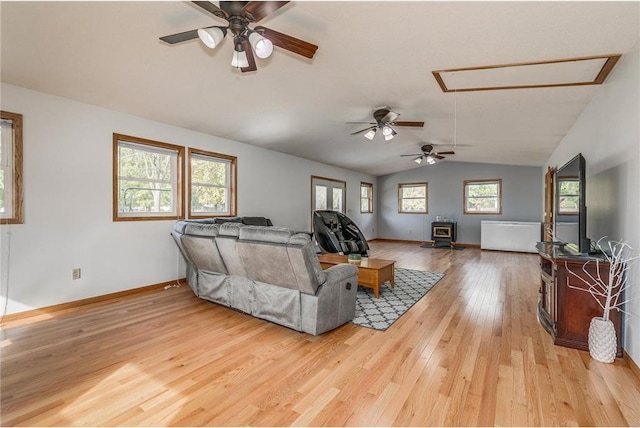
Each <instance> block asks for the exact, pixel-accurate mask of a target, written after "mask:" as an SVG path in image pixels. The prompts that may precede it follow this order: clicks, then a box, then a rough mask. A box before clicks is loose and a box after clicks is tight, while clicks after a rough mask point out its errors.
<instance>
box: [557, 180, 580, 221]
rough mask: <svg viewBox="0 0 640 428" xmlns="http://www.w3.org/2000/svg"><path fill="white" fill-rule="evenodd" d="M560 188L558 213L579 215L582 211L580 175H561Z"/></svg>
mask: <svg viewBox="0 0 640 428" xmlns="http://www.w3.org/2000/svg"><path fill="white" fill-rule="evenodd" d="M558 189H559V190H558V214H559V215H578V214H579V211H580V209H579V204H580V180H578V177H559V178H558Z"/></svg>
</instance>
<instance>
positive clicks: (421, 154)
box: [400, 153, 424, 157]
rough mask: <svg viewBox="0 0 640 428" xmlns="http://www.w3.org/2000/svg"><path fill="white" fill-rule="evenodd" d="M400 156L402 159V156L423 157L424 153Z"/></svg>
mask: <svg viewBox="0 0 640 428" xmlns="http://www.w3.org/2000/svg"><path fill="white" fill-rule="evenodd" d="M400 156H401V157H404V156H424V153H413V154H411V155H400Z"/></svg>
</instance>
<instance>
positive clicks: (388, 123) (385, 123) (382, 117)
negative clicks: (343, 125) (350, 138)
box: [347, 107, 424, 141]
mask: <svg viewBox="0 0 640 428" xmlns="http://www.w3.org/2000/svg"><path fill="white" fill-rule="evenodd" d="M399 116H400V113H396V112H394V111H391V109H390V108H389V107H378V108H376V109H375V110H374V111H373V120H374V121H375V122H347V125H359V124H367V125H371V126H369V127H367V128H364V129H361V130H360V131H356V132H353V133H352V134H351V135H356V134H360V133H361V132H365V134H364V138H366V139H367V140H373V139H374V138H375V136H376V132H377V131H378V129H381V130H382V135H383V136H384V140H385V141H391V140H392V139H393V137H395V136H396V135H398V133H397V132H396V130H395V129H393V126H413V127H418V128H422V127H423V126H424V122H396V119H397V118H398V117H399Z"/></svg>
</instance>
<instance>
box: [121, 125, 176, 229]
mask: <svg viewBox="0 0 640 428" xmlns="http://www.w3.org/2000/svg"><path fill="white" fill-rule="evenodd" d="M113 138H114V143H113V144H114V220H140V219H167V218H180V217H183V216H184V208H183V204H182V201H183V199H184V198H183V194H184V190H183V188H182V183H183V182H184V180H183V175H184V173H183V167H182V165H183V162H184V147H180V146H174V145H172V144H167V143H161V142H157V141H151V140H144V139H141V138H136V137H130V136H126V135H120V134H114V136H113Z"/></svg>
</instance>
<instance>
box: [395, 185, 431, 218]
mask: <svg viewBox="0 0 640 428" xmlns="http://www.w3.org/2000/svg"><path fill="white" fill-rule="evenodd" d="M428 202H429V184H428V183H399V184H398V212H399V213H401V214H427V213H428V212H429V210H428V206H429V204H428Z"/></svg>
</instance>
